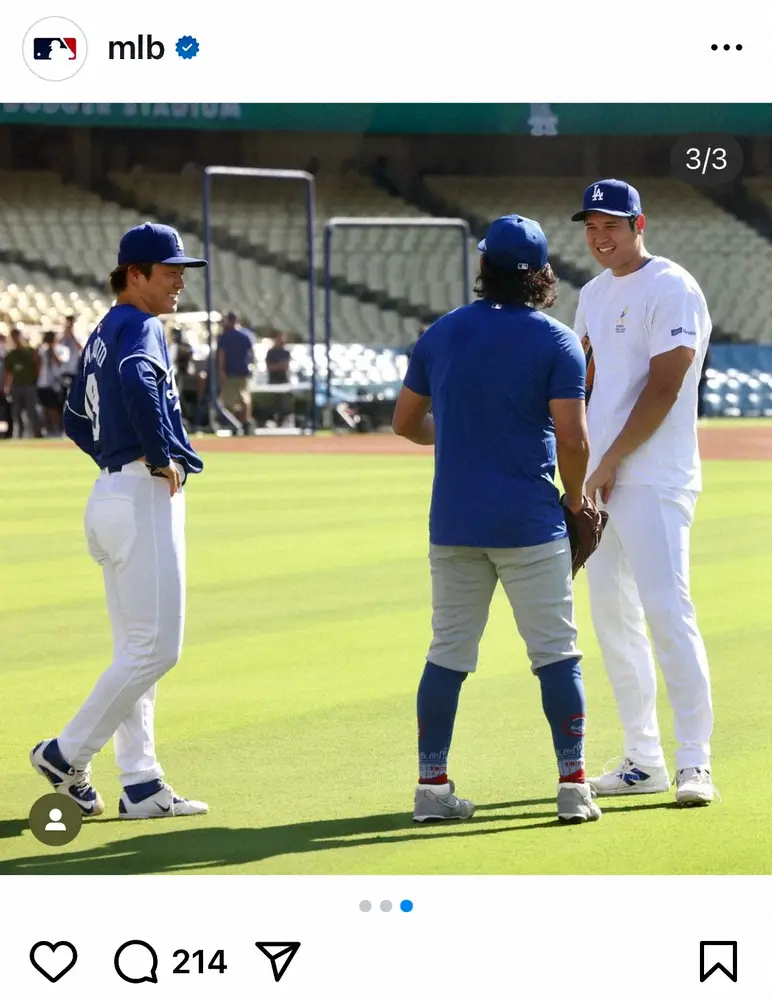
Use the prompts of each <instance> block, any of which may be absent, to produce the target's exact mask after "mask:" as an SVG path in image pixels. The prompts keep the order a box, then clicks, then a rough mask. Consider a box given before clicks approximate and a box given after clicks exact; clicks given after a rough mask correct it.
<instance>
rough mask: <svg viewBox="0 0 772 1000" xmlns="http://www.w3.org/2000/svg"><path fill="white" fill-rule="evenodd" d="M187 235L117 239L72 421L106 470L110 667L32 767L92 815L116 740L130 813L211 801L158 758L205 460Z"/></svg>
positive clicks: (194, 809) (95, 511)
mask: <svg viewBox="0 0 772 1000" xmlns="http://www.w3.org/2000/svg"><path fill="white" fill-rule="evenodd" d="M205 264H206V261H204V260H197V259H195V258H193V257H187V256H186V255H185V251H184V249H183V246H182V241H181V240H180V237H179V234H178V233H177V232H176V231H175V230H174V229H172V228H171V227H169V226H161V225H155V224H151V223H149V222H148V223H145V224H144V225H142V226H137V227H135V228H134V229H131V230H129V232H128V233H126V234H125V236H124V237H123V239H122V240H121V243H120V248H119V251H118V266H117V267H116V268H115V269H114V270H113V272H112V273H111V275H110V284H111V287H112V291H113V293H114V294H115V296H116V303H115V305H114V306H113V307H112V308H111V309H110V311H109V312H108V313H107V315H106V316H105V317H104V319H102V321H101V322H100V323H99V325H98V326H97V328H96V329H95V330H94V332H93V333H92V334H91V336H90V337H89V339H88V341H87V343H86V346H85V348H84V350H83V354H82V356H81V359H80V363H79V366H78V372H77V375H76V377H75V380H74V382H73V384H72V386H71V388H70V392H69V395H68V398H67V404H66V407H65V411H64V429H65V432H66V434H67V436H68V437H69V438H71V439H72V440H73V441H74V442H75V444H77V445H78V447H79V448H80V449H81V450H82V451H84V452H85V453H86V454H87V455H89V456H90V457H91V458H92V459H93V460H94V462H95V463H96V464H97V465H98V467H99V469H100V476H99V478H98V479H97V480H96V483H95V484H94V488H93V490H92V492H91V496H90V498H89V501H88V505H87V508H86V516H85V527H86V539H87V542H88V549H89V553H90V555H91V556H92V557H93V559H95V560H96V562H97V563H99V564H100V565H101V567H102V571H103V574H104V581H105V591H106V595H107V607H108V611H109V614H110V621H111V624H112V631H113V661H112V664H111V665H110V666H109V667H108V669H107V670H106V671H105V672H104V673H103V674H102V676H101V677H100V678H99V680H98V681H97V683H96V686H95V687H94V690H93V691H92V692H91V694H90V695H89V697H88V699H87V700H86V702H85V704H84V705H83V707H82V708H81V709H80V710H79V711H78V712H77V714H76V715H75V716H74V718H73V719H72V720H71V721H70V722H69V723H68V724H67V725H66V726H65V728H64V729H63V730H62V732H61V734H60V736H58V737H57V738H56V739H48V740H43V741H42V742H41V743H38V744H37V746H35V748H34V749H33V750H32V752H31V754H30V759H31V761H32V764H33V767H35V769H36V770H37V771H38V772H39V773H40V774H42V775H43V777H45V778H46V779H47V780H48V781H49V782H50V783H51V784H52V785H53V786H54V788H55V789H56V791H57V792H61V793H62V794H65V795H67V796H68V797H69V798H71V799H72V800H73V801H74V802H76V803H77V805H78V806H79V807H80V808H81V810H82V811H83V813H84V814H85V815H87V816H98V815H100V814H101V813H102V812H104V802H103V801H102V797H101V796H100V795H99V793H98V792H97V791H96V790H95V789H94V787H93V786H92V784H91V760H92V758H93V757H94V755H95V754H97V753H98V752H99V751H100V750H101V749H102V747H103V746H104V745H105V744H106V743H107V742H108V740H110V738H111V737H114V743H115V756H116V761H117V763H118V767H119V770H120V772H121V774H120V778H121V783H122V785H123V794H122V795H121V797H120V801H119V804H118V814H119V816H121V817H122V818H124V819H149V818H158V817H168V816H190V815H194V814H197V813H205V812H206V811H207V806H206V804H205V803H203V802H196V801H193V800H189V799H184V798H181V797H180V796H178V795H176V794H175V793H174V791H173V790H172V788H171V787H170V786H169V785H168V784H166V783H165V782H164V781H163V775H164V772H163V770H162V768H161V765H160V764H159V763H158V760H157V759H156V754H155V738H154V724H153V710H154V703H155V692H156V683H157V681H158V680H159V679H160V678H161V677H163V675H164V674H165V673H166V672H167V671H169V670H170V669H171V668H172V667H173V666H174V665H175V663H176V662H177V660H178V658H179V655H180V651H181V649H182V637H183V630H184V624H185V493H184V490H183V486H184V484H185V481H186V479H187V477H188V476H189V475H191V474H192V473H198V472H201V470H202V468H203V463H202V461H201V459H200V458H199V456H198V455H197V454H196V452H195V451H194V450H193V448H192V447H191V444H190V441H189V440H188V435H187V433H186V431H185V428H184V426H183V423H182V414H181V410H180V399H179V393H178V391H177V385H176V381H175V377H174V369H173V367H172V364H171V361H170V358H169V352H168V348H167V345H166V337H165V335H164V328H163V325H162V323H161V321H160V320H159V319H158V316H159V315H161V314H164V313H172V312H174V311H175V310H176V308H177V298H178V296H179V294H180V292H182V290H183V289H184V288H185V279H184V277H183V274H184V271H185V269H186V268H188V267H203V266H205Z"/></svg>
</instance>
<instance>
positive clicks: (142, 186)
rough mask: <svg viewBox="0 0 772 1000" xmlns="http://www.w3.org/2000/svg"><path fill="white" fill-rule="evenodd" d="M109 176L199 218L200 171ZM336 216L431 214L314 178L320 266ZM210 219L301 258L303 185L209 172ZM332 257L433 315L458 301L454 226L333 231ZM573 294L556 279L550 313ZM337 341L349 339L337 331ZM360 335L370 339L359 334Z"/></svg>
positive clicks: (568, 306) (356, 183)
mask: <svg viewBox="0 0 772 1000" xmlns="http://www.w3.org/2000/svg"><path fill="white" fill-rule="evenodd" d="M111 180H112V181H113V182H114V183H115V184H116V185H117V186H118V187H119V188H121V189H123V190H124V191H127V192H130V193H131V195H132V196H133V197H134V198H135V199H136V200H137V202H138V203H139V204H147V205H150V204H157V205H164V206H168V207H170V208H172V209H173V210H174V211H175V212H177V213H179V214H180V216H181V217H182V218H188V219H198V218H199V217H200V213H201V177H200V174H199V173H198V171H196V170H188V171H186V172H184V174H183V176H182V178H180V177H179V176H178V175H173V176H172V175H169V174H159V173H148V172H146V171H144V170H142V169H136V170H134V171H132V172H129V173H113V174H111ZM334 216H366V217H395V216H396V217H403V218H405V217H406V218H410V217H416V218H421V217H424V218H428V217H430V216H427V215H426V213H422V212H420V210H419V209H417V208H415V207H414V206H413V205H412V204H410V203H409V202H407V201H406V200H404V199H401V198H398V197H395V196H392V195H390V194H388V193H387V192H385V191H383V190H382V189H380V188H378V187H377V186H375V185H374V184H373V183H372V182H371V181H369V180H368V179H367V178H364V177H362V176H360V175H357V174H350V175H347V176H345V177H324V176H322V177H318V178H317V179H316V228H317V232H316V256H317V262H318V264H321V261H322V252H323V251H322V243H323V226H324V223H325V221H326V220H327V219H328V218H331V217H334ZM492 217H493V216H491V218H492ZM212 224H213V226H222V227H225V228H226V229H227V230H228V232H230V233H232V234H234V235H237V236H239V237H241V238H242V239H244V240H245V241H246V242H248V243H249V244H251V245H252V246H253V247H255V248H258V249H265V250H268V251H270V252H271V253H276V254H281V255H283V256H284V257H286V258H288V259H290V260H295V261H305V260H306V259H307V236H306V228H305V226H306V205H305V200H304V188H303V186H302V185H301V184H299V183H297V184H293V183H290V182H287V181H269V180H261V179H254V178H251V179H245V178H239V177H219V176H218V177H215V178H214V179H213V183H212ZM476 244H477V241H476V240H474V239H473V240H470V241H469V244H468V254H469V269H470V277H471V280H472V281H474V277H475V275H476V273H477V265H478V260H479V255H478V253H477V246H476ZM331 256H332V259H331V270H332V273H333V274H335V275H337V276H340V277H343V278H346V279H347V280H348V281H350V282H352V283H359V284H362V285H365V286H367V288H369V289H372V290H374V291H381V292H385V293H387V294H388V295H390V296H392V297H393V298H406V299H407V300H408V302H410V303H411V304H413V305H417V306H423V307H425V308H429V309H431V310H432V311H434V312H435V313H441V312H445V311H447V310H448V309H451V308H455V306H457V305H459V304H460V302H462V301H463V285H462V282H461V273H462V265H461V255H460V250H459V235H458V232H457V231H455V230H447V231H443V230H438V229H418V228H415V229H412V228H407V229H401V228H400V229H385V228H371V229H349V230H346V231H345V232H343V231H339V232H337V233H336V234H335V236H334V237H333V241H332V255H331ZM577 297H578V290H577V289H576V288H574V287H573V286H571V285H570V284H569V283H568V282H562V283H561V286H560V289H559V296H558V302H557V304H556V305H555V306H554V307H553V309H551V310H550V313H551V314H552V315H554V316H555V317H556V318H558V319H560V320H561V321H563V322H565V323H568V324H570V323H571V322H572V321H573V318H574V315H575V313H576V302H577ZM349 308H350V307H349ZM336 339H349V338H348V337H346V336H343V337H340V338H338V337H337V335H336ZM359 339H364V340H369V339H370V338H368V337H361V336H360V338H359ZM386 342H387V343H398V342H399V341H398V340H393V339H391V340H387V341H386ZM402 342H403V343H404V342H405V340H404V338H403V340H402Z"/></svg>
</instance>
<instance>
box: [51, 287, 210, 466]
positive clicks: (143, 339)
mask: <svg viewBox="0 0 772 1000" xmlns="http://www.w3.org/2000/svg"><path fill="white" fill-rule="evenodd" d="M64 429H65V432H66V434H67V436H68V437H69V438H71V439H72V440H73V441H74V442H75V444H77V445H78V447H79V448H81V449H82V450H83V451H85V452H86V454H88V455H90V456H91V457H92V458H93V459H94V461H95V462H96V463H97V465H98V466H99V467H100V468H102V469H104V468H109V467H111V466H118V465H127V464H128V463H129V462H134V461H136V460H137V459H138V458H141V457H143V456H144V457H145V459H146V460H147V461H148V462H149V463H150V464H151V465H155V466H168V465H169V463H170V461H171V460H172V459H173V460H174V461H176V462H179V464H180V465H182V466H184V468H185V470H186V472H188V473H194V472H201V470H202V469H203V467H204V463H203V462H202V461H201V459H200V457H199V456H198V455H197V454H196V452H195V451H194V450H193V448H192V447H191V444H190V439H189V438H188V435H187V431H186V430H185V427H184V425H183V423H182V413H181V409H180V397H179V393H178V391H177V382H176V379H175V377H174V369H173V367H172V364H171V361H170V358H169V349H168V347H167V344H166V337H165V335H164V328H163V325H162V323H161V321H160V320H159V319H157V318H156V317H155V316H151V315H150V314H149V313H145V312H142V311H141V310H139V309H137V308H135V306H130V305H118V306H113V308H112V309H110V311H109V312H108V313H107V314H106V315H105V317H104V319H103V320H102V321H101V322H100V324H99V325H98V326H97V328H96V329H95V330H94V332H93V333H92V334H91V336H90V337H89V338H88V340H87V342H86V346H85V347H84V348H83V354H82V355H81V358H80V362H79V364H78V373H77V375H76V377H75V380H74V382H73V383H72V386H71V387H70V391H69V394H68V396H67V405H66V406H65V410H64Z"/></svg>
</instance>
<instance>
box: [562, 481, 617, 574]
mask: <svg viewBox="0 0 772 1000" xmlns="http://www.w3.org/2000/svg"><path fill="white" fill-rule="evenodd" d="M565 501H566V497H565V494H563V496H562V497H561V498H560V502H561V504H562V505H563V513H564V515H565V519H566V527H567V528H568V541H569V543H570V545H571V575H572V577H576V574H577V573H578V572H579V570H580V569H581V568H582V567H583V566H584V564H585V563H586V562H587V560H588V559H589V558H590V556H591V555H592V554H593V552H594V551H595V550H596V549H597V547H598V546H599V545H600V540H601V537H602V535H603V529H604V528H605V527H606V522H607V521H608V514H607V513H606V511H605V510H598V508H597V507H596V506H595V504H594V503H593V501H592V500H591V499H590V498H589V497H587V496H585V497H582V509H581V510H580V511H578V512H577V513H576V514H574V513H572V512H571V511H570V510H569V509H568V507H567V506H566V502H565Z"/></svg>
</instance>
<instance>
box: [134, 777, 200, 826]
mask: <svg viewBox="0 0 772 1000" xmlns="http://www.w3.org/2000/svg"><path fill="white" fill-rule="evenodd" d="M207 812H209V806H208V805H207V804H206V802H196V801H195V799H183V798H181V797H180V796H179V795H176V794H175V792H174V789H173V788H172V787H171V786H170V785H166V784H165V785H164V786H163V788H161V790H160V791H158V792H154V793H153V794H152V795H148V797H147V798H146V799H142V800H141V801H140V802H132V801H131V799H130V798H129V797H128V795H126V794H125V793H124V794H123V795H122V796H121V800H120V802H119V803H118V815H119V816H120V818H121V819H169V818H170V817H171V816H201V815H203V814H204V813H207Z"/></svg>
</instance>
